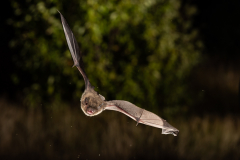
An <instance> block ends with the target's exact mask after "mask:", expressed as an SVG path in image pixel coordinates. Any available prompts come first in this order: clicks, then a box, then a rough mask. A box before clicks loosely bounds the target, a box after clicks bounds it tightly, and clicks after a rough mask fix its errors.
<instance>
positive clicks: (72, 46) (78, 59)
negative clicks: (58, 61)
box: [58, 11, 93, 89]
mask: <svg viewBox="0 0 240 160" xmlns="http://www.w3.org/2000/svg"><path fill="white" fill-rule="evenodd" d="M58 12H59V11H58ZM59 14H60V16H61V21H62V26H63V30H64V34H65V37H66V40H67V44H68V47H69V50H70V53H71V55H72V59H73V62H74V65H73V67H74V66H76V67H77V68H78V70H79V72H80V73H81V74H82V76H83V79H84V82H85V89H88V88H90V87H91V88H93V86H92V85H91V83H90V81H89V80H88V77H87V75H86V73H85V71H84V67H83V61H82V54H81V52H80V50H79V46H78V44H77V41H76V38H75V36H74V35H73V32H72V31H71V29H70V27H69V26H68V24H67V21H66V20H65V18H64V17H63V15H62V14H61V13H60V12H59Z"/></svg>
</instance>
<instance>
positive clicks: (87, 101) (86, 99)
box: [84, 97, 90, 105]
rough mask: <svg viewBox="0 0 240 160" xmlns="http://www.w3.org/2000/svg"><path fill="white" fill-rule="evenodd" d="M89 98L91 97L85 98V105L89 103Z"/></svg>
mask: <svg viewBox="0 0 240 160" xmlns="http://www.w3.org/2000/svg"><path fill="white" fill-rule="evenodd" d="M89 99H90V98H89V97H86V98H85V100H84V102H85V105H88V103H89Z"/></svg>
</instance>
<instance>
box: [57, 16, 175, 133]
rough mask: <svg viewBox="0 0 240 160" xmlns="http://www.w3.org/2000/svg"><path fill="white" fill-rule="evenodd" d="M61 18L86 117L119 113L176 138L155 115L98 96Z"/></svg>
mask: <svg viewBox="0 0 240 160" xmlns="http://www.w3.org/2000/svg"><path fill="white" fill-rule="evenodd" d="M59 14H60V16H61V21H62V26H63V30H64V34H65V37H66V40H67V44H68V47H69V50H70V52H71V55H72V58H73V62H74V65H73V66H76V67H77V68H78V70H79V72H80V73H81V74H82V76H83V79H84V82H85V91H84V93H83V94H82V97H81V100H80V101H81V109H82V110H83V112H84V113H85V114H86V115H87V116H96V115H98V114H100V113H101V112H102V111H104V110H114V111H118V112H121V113H123V114H125V115H127V116H129V117H130V118H132V119H133V120H135V121H136V122H137V124H138V123H142V124H146V125H149V126H153V127H156V128H161V129H162V134H173V135H174V136H177V134H178V132H179V130H177V129H176V128H174V127H173V126H171V125H170V124H169V123H168V122H167V121H165V120H164V119H162V118H160V117H159V116H157V115H156V114H154V113H152V112H149V111H147V110H144V109H142V108H139V107H137V106H136V105H134V104H132V103H130V102H127V101H123V100H112V101H106V100H105V98H104V97H103V96H102V95H100V94H98V93H97V92H96V91H95V90H94V87H93V86H92V85H91V83H90V81H89V79H88V77H87V75H86V73H85V71H84V67H83V61H82V54H81V52H80V50H79V47H78V44H77V41H76V38H75V37H74V35H73V33H72V31H71V29H70V27H69V26H68V24H67V21H66V20H65V18H64V17H63V15H62V14H61V13H60V12H59Z"/></svg>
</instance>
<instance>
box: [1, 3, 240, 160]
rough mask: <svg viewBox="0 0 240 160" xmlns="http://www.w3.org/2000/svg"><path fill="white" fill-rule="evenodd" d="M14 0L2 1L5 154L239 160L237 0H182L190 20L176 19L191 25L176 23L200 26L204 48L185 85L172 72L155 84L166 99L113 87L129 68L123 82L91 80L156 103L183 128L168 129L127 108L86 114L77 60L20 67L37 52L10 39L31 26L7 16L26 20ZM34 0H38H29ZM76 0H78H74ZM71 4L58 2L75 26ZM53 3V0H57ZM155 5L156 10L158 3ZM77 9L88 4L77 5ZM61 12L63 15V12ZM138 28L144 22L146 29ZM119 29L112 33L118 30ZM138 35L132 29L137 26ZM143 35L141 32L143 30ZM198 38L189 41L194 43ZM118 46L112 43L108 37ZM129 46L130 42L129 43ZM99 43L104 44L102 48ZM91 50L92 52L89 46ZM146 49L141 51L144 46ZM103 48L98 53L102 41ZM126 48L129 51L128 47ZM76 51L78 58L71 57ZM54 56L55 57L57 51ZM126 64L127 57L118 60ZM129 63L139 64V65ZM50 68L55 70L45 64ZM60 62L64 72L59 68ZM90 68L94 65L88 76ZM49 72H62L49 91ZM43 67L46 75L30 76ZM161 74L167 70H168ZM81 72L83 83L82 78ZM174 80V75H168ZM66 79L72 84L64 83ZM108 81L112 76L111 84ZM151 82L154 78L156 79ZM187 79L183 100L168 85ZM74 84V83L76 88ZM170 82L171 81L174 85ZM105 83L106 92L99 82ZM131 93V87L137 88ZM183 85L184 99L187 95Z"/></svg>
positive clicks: (144, 103) (111, 92)
mask: <svg viewBox="0 0 240 160" xmlns="http://www.w3.org/2000/svg"><path fill="white" fill-rule="evenodd" d="M13 2H14V1H7V2H5V3H4V4H3V6H4V7H3V9H2V10H1V32H0V36H1V54H0V68H1V70H0V76H1V88H0V107H1V111H0V112H1V113H0V115H1V118H0V159H16V158H19V159H26V158H27V159H56V158H58V159H77V158H80V159H122V158H123V159H140V158H145V159H160V158H165V159H212V158H217V159H239V157H240V152H239V147H240V127H239V126H240V119H239V111H240V106H239V100H240V94H239V91H240V86H239V84H240V81H239V78H240V77H239V72H240V63H239V62H240V61H239V60H240V54H239V53H240V43H239V37H240V21H239V18H240V10H239V6H240V1H237V0H235V1H234V0H233V1H223V0H222V1H216V0H215V1H206V0H201V1H190V0H185V1H182V2H181V7H180V8H179V16H180V17H181V18H182V19H183V22H179V23H183V24H184V20H186V21H188V22H191V24H192V25H191V27H190V29H187V30H186V31H185V30H183V29H182V30H181V29H180V30H179V31H182V32H184V34H187V33H188V32H189V33H190V32H192V31H193V30H197V31H198V35H197V36H196V38H195V39H197V40H199V41H201V43H202V46H203V47H199V48H198V47H196V48H195V49H196V50H197V49H198V51H199V53H200V54H199V57H198V58H196V59H197V61H198V63H195V64H193V65H190V67H189V68H191V69H190V71H189V74H188V75H186V78H184V79H181V78H180V80H181V83H179V84H177V85H179V86H180V87H178V86H177V87H176V88H172V83H170V82H171V81H170V80H166V83H165V81H164V84H169V85H165V87H162V86H158V85H157V87H159V90H161V89H162V90H164V91H156V92H155V91H154V92H151V93H152V95H154V96H155V95H156V94H157V95H159V97H164V96H166V97H164V98H162V99H165V98H166V100H161V101H160V102H155V101H154V102H153V101H152V100H151V99H150V98H147V100H142V99H143V98H142V97H141V95H138V94H136V95H135V94H134V93H138V90H136V91H133V92H131V93H130V95H126V93H125V91H124V89H123V91H122V92H121V93H119V94H118V93H116V94H117V95H116V96H114V95H115V94H114V93H115V92H116V90H119V89H118V88H119V86H124V84H125V83H123V82H124V81H126V80H127V79H129V77H128V76H127V75H126V74H124V75H123V77H124V78H123V80H122V81H121V80H119V81H117V80H115V81H114V80H113V81H106V83H107V84H106V85H104V83H100V82H99V81H100V80H101V79H103V78H102V77H100V78H99V79H100V80H99V79H97V78H96V77H97V76H96V77H91V76H90V80H92V81H93V83H94V84H96V86H99V88H100V89H102V90H104V91H102V92H103V93H104V94H103V95H104V96H106V98H107V99H126V98H128V99H126V100H129V101H131V102H134V103H138V104H137V105H138V106H139V107H143V108H146V109H148V110H151V111H155V112H156V113H158V114H159V115H160V116H161V117H162V116H163V117H164V118H166V119H167V121H168V122H169V123H170V124H172V125H173V126H175V127H176V128H178V129H179V130H180V133H179V136H178V137H173V136H171V135H161V130H160V129H155V128H151V127H147V126H143V125H140V126H138V127H135V123H134V122H132V120H131V119H130V118H128V117H125V116H124V115H120V113H110V112H106V113H105V112H104V113H102V114H101V115H99V116H97V117H92V118H89V117H86V116H85V115H84V114H83V113H82V111H81V110H80V109H79V97H80V95H81V93H82V91H83V88H84V86H83V79H82V77H80V76H78V77H77V79H75V80H74V81H71V76H73V75H76V74H78V73H77V71H76V69H75V68H73V69H71V63H72V62H71V61H69V62H67V63H66V65H65V66H63V67H67V68H69V70H73V71H71V73H69V74H65V75H64V74H63V72H62V71H61V70H62V68H61V67H58V66H60V65H61V63H60V62H59V63H57V62H56V63H55V62H54V65H55V64H56V65H55V66H52V68H48V67H49V66H50V65H49V66H48V65H46V68H45V69H39V68H37V69H35V68H32V70H31V69H24V68H22V67H19V65H18V63H19V62H20V63H27V61H29V60H31V57H30V58H25V57H24V56H21V57H20V56H18V55H20V53H22V50H23V49H22V48H24V47H23V46H24V45H16V46H15V47H12V45H11V42H12V40H13V39H19V35H21V32H23V30H27V27H25V28H23V29H19V28H18V27H16V26H14V25H10V24H9V23H8V22H9V19H13V20H14V21H15V22H17V21H18V20H21V19H22V17H21V16H16V15H15V11H16V10H15V9H16V8H14V7H13ZM30 2H31V1H30ZM30 2H27V1H23V2H22V3H20V2H18V3H19V4H21V5H22V7H23V8H28V5H29V3H30ZM34 2H35V1H32V3H34ZM75 2H76V3H77V1H75ZM56 3H57V2H56ZM66 3H67V2H64V3H63V4H61V5H59V6H58V7H59V8H61V12H63V13H64V15H65V18H66V19H67V20H68V19H69V24H70V26H73V22H74V21H75V20H76V19H77V17H76V15H75V17H74V16H73V17H71V15H72V14H73V13H75V12H74V9H72V11H71V13H70V12H68V11H69V10H70V9H67V5H66V6H64V4H66ZM53 4H55V3H53ZM51 5H52V4H50V5H49V6H50V7H52V6H51ZM72 5H74V4H72ZM76 6H77V5H76ZM189 6H195V8H196V13H195V14H194V15H193V16H192V17H191V18H189V17H188V14H187V12H186V10H187V11H188V10H190V9H188V7H189ZM73 8H74V7H73ZM156 8H157V7H156ZM26 10H27V9H26ZM153 11H155V12H156V11H157V9H155V10H153ZM80 12H83V11H79V12H78V13H80ZM22 14H24V12H23V13H22ZM55 17H56V19H58V20H60V19H59V17H57V15H56V16H55ZM39 19H41V18H39ZM39 21H40V20H39ZM43 22H44V20H43ZM79 23H80V22H79ZM37 24H41V23H37V22H36V26H29V30H30V29H31V28H32V27H33V28H34V27H35V28H38V31H41V28H44V27H45V26H46V24H43V26H40V25H37ZM80 26H81V25H80ZM180 28H181V26H180ZM140 30H141V29H140ZM140 30H137V31H139V32H140ZM38 31H36V34H35V39H38V38H39V37H40V36H38V35H42V34H45V33H44V32H43V33H41V32H38ZM113 33H114V34H115V32H113ZM113 33H112V34H113ZM118 34H121V31H119V33H118V32H117V31H116V35H118ZM129 34H130V33H129ZM131 34H133V35H135V34H134V33H133V32H131ZM56 35H57V34H56ZM58 35H61V36H62V37H60V38H59V39H62V44H61V43H60V44H59V45H58V46H57V47H56V46H54V47H56V48H58V49H59V50H64V51H65V52H66V55H67V54H69V52H68V51H67V46H66V44H64V43H66V41H65V40H64V37H63V36H64V35H63V32H62V31H59V34H58ZM44 37H45V38H46V41H49V43H51V44H54V38H53V37H51V36H49V35H46V36H44ZM56 37H59V36H56ZM56 37H55V38H56ZM133 37H134V36H133ZM138 38H139V37H138V36H136V39H138ZM103 39H104V38H103ZM106 39H108V38H106ZM106 39H105V40H106ZM195 39H194V40H191V41H190V42H189V43H191V42H192V43H194V42H196V41H195ZM20 41H21V40H20ZM106 41H107V40H106ZM139 41H140V40H139ZM139 41H137V44H144V43H145V41H144V40H143V42H139ZM113 43H115V41H114V42H113ZM116 43H117V42H116ZM129 43H130V42H129ZM84 45H85V44H84V43H81V42H80V46H83V48H84V47H85V46H84ZM111 45H112V44H109V46H111ZM183 45H185V44H183ZM59 46H61V47H59ZM123 46H124V45H123ZM123 46H121V47H123ZM125 47H126V48H127V45H126V46H125ZM93 48H94V47H93ZM94 49H95V50H96V49H98V48H97V47H95V48H94ZM53 50H54V48H53ZM83 50H84V49H83ZM86 50H87V51H88V49H87V48H86ZM139 50H141V47H140V49H139ZM143 50H144V48H143ZM29 51H31V50H29ZM113 51H114V49H113ZM65 52H64V53H65ZM99 52H101V49H100V51H99ZM110 52H111V50H110ZM119 52H120V51H119ZM126 52H127V51H126ZM189 52H191V50H190V51H189ZM57 54H58V53H56V54H55V55H57ZM59 54H60V53H59ZM137 54H139V55H140V57H137V58H139V59H141V52H140V51H139V52H138V50H137V49H136V55H137ZM26 55H27V54H26ZM69 55H70V54H69ZM89 55H90V54H89ZM131 55H134V52H131ZM100 56H101V54H100ZM102 56H103V55H102ZM125 56H126V55H125ZM126 57H129V55H127V56H126ZM126 57H117V59H118V61H113V63H115V65H114V66H115V67H116V70H114V71H115V73H117V74H121V73H122V72H121V71H119V70H121V69H122V67H126V66H125V63H124V62H125V61H127V62H128V61H129V62H130V60H131V58H132V59H134V57H131V58H130V60H129V59H127V58H126ZM18 58H19V59H18ZM68 58H69V57H68ZM104 58H106V59H107V58H110V56H106V57H101V59H104ZM115 58H116V57H115ZM69 60H71V59H70V58H69ZM111 60H116V59H114V58H113V59H111ZM49 61H50V62H51V59H50V60H49ZM119 61H120V62H119ZM121 61H123V63H121ZM84 62H85V63H87V64H91V63H92V60H91V58H86V60H85V61H84ZM96 62H98V60H96ZM118 62H119V63H118ZM46 63H48V61H46ZM145 63H147V62H145V61H141V62H139V65H142V64H143V68H141V67H139V68H140V70H141V69H142V70H141V71H144V65H145ZM161 63H163V64H164V63H165V60H164V59H163V61H161ZM121 64H123V65H122V66H121ZM129 65H130V66H132V67H135V68H136V67H137V66H134V65H133V64H129ZM180 66H181V65H180ZM42 68H44V66H42ZM85 68H89V65H86V66H85ZM48 70H49V72H46V71H48ZM74 70H75V72H74ZM54 71H57V72H58V73H54ZM89 71H90V69H89ZM89 71H88V72H87V73H88V75H91V74H90V73H91V72H89ZM111 71H112V70H111V69H107V70H106V75H110V72H111ZM99 72H100V71H99ZM186 72H187V71H186ZM44 73H47V75H46V76H47V77H48V74H49V75H51V74H56V75H57V76H59V77H60V78H61V81H60V80H59V82H58V80H57V78H55V82H57V85H56V86H55V90H54V91H53V92H50V91H49V90H51V89H49V88H51V86H50V85H49V86H46V87H45V88H44V86H45V85H46V84H45V83H48V82H49V83H50V82H51V78H50V79H49V78H48V81H47V82H46V81H45V80H44V76H42V75H44ZM111 73H112V72H111ZM166 73H167V74H170V75H173V74H174V68H173V69H172V70H170V71H169V72H167V71H166ZM38 74H39V75H41V76H40V77H34V76H33V75H38ZM132 74H133V76H130V77H134V76H135V74H134V73H132ZM136 74H143V73H142V72H139V73H136ZM143 75H144V74H143ZM162 75H163V76H164V75H165V74H164V70H163V74H162ZM14 77H18V78H17V79H21V83H16V81H18V80H16V78H14ZM183 77H184V76H183ZM41 78H42V79H43V80H41ZM91 78H92V79H91ZM173 78H174V77H173ZM35 79H40V80H39V84H40V86H42V87H43V89H42V90H44V89H45V90H48V91H49V92H46V93H45V92H44V91H42V90H40V91H36V92H35V91H32V90H31V85H32V84H35V82H36V80H35ZM64 79H65V81H66V82H65V81H64ZM165 79H167V78H165ZM132 80H133V81H137V83H139V85H140V86H141V85H142V84H144V82H141V81H140V80H139V79H134V78H132ZM138 80H139V81H138ZM77 81H82V82H81V84H80V85H79V84H77ZM149 81H151V79H150V80H149ZM168 81H169V83H167V82H168ZM176 81H178V79H176ZM69 82H70V83H71V82H72V83H74V84H75V85H67V83H69ZM110 82H111V83H112V84H109V83H110ZM152 82H153V85H154V84H155V81H152ZM30 83H31V85H30ZM176 83H177V82H176ZM133 84H134V85H135V83H133ZM183 84H184V87H185V86H186V90H184V92H179V93H178V94H176V97H177V98H178V99H177V100H171V99H167V97H169V96H171V93H169V92H170V91H171V92H175V91H176V92H178V91H177V90H181V89H179V88H181V86H183ZM108 85H109V86H110V85H114V86H115V88H114V87H113V88H109V90H108V88H107V87H109V86H108ZM76 86H77V89H75V88H76ZM57 87H59V88H60V87H63V89H62V90H60V89H59V90H58V89H56V88H57ZM130 87H131V85H130ZM29 88H30V89H29ZM175 89H176V90H175ZM76 90H77V91H76ZM133 90H134V89H133ZM143 90H144V89H143ZM143 90H141V92H142V91H143ZM152 90H153V89H152ZM156 90H157V89H156ZM165 90H169V92H168V91H165ZM144 91H146V90H144ZM99 92H100V93H102V92H101V90H100V91H99ZM126 92H127V91H126ZM146 92H147V91H146ZM36 93H37V94H36ZM47 93H49V94H47ZM151 93H149V97H151V96H150V95H151ZM38 94H39V97H40V98H39V97H38V98H36V96H35V95H38ZM73 94H75V97H74V96H72V95H73ZM131 94H134V95H133V96H131ZM183 94H184V96H186V97H187V98H186V97H184V96H181V95H183ZM173 96H174V94H173ZM29 97H30V98H29ZM49 97H50V98H49ZM59 97H60V98H59ZM62 97H63V98H62ZM29 99H30V100H29ZM155 99H156V98H155ZM160 99H161V98H160ZM148 104H150V106H148ZM177 104H179V105H177ZM158 105H161V106H164V107H162V108H160V109H159V108H158V107H156V106H158ZM144 106H146V107H144ZM151 106H152V107H151Z"/></svg>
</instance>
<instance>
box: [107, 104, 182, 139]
mask: <svg viewBox="0 0 240 160" xmlns="http://www.w3.org/2000/svg"><path fill="white" fill-rule="evenodd" d="M105 109H106V110H114V111H118V112H122V113H124V114H125V115H127V116H129V117H130V118H132V119H133V120H135V121H137V124H138V123H142V124H146V125H149V126H153V127H156V128H162V134H173V135H174V136H177V134H178V132H179V130H177V129H176V128H174V127H173V126H171V125H170V124H169V123H168V122H167V121H166V120H164V119H162V118H160V117H159V116H157V115H156V114H154V113H152V112H149V111H147V110H144V109H142V108H139V107H137V106H135V105H134V104H132V103H130V102H127V101H121V100H113V101H107V105H106V107H105Z"/></svg>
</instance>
